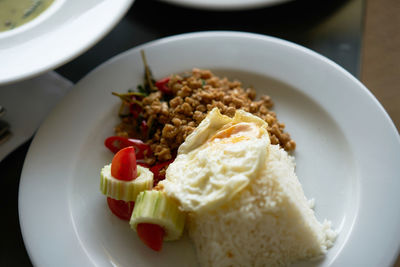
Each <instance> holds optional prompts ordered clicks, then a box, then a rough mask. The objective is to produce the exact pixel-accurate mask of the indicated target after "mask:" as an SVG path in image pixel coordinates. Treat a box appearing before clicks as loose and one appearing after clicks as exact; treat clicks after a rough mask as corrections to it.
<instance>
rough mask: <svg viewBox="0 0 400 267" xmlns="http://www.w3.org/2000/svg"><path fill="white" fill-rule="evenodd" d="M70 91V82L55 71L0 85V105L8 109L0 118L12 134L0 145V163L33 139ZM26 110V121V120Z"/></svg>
mask: <svg viewBox="0 0 400 267" xmlns="http://www.w3.org/2000/svg"><path fill="white" fill-rule="evenodd" d="M70 88H72V82H70V81H68V80H67V79H65V78H64V77H62V76H61V75H59V74H58V73H56V72H54V71H50V72H48V73H46V74H43V75H40V76H39V77H35V78H32V79H29V80H26V81H22V82H19V83H14V84H10V85H6V86H0V99H1V105H2V106H3V107H4V108H5V109H6V110H7V112H6V114H5V115H4V117H1V119H2V120H5V121H6V122H7V123H9V125H10V131H11V133H12V134H11V136H10V137H9V138H8V139H7V141H6V142H4V143H2V144H0V161H2V160H3V158H5V157H6V156H7V155H8V154H9V153H11V152H12V151H13V150H14V149H16V148H17V147H18V146H20V145H21V144H22V143H23V142H26V141H27V140H28V139H29V138H31V137H32V136H33V134H34V133H35V131H36V130H37V129H38V128H39V126H40V124H41V123H42V121H43V120H44V119H45V118H46V116H47V114H49V113H50V111H51V110H52V109H53V107H55V106H56V104H57V103H58V102H59V101H60V100H61V99H62V97H63V96H64V95H65V93H66V92H67V91H68V90H69V89H70ZM28 110H29V120H27V119H26V118H27V111H28Z"/></svg>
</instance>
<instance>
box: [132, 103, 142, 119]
mask: <svg viewBox="0 0 400 267" xmlns="http://www.w3.org/2000/svg"><path fill="white" fill-rule="evenodd" d="M129 112H130V113H131V114H132V116H133V118H134V119H137V118H138V117H139V115H140V112H142V107H141V106H140V105H139V104H137V103H130V104H129Z"/></svg>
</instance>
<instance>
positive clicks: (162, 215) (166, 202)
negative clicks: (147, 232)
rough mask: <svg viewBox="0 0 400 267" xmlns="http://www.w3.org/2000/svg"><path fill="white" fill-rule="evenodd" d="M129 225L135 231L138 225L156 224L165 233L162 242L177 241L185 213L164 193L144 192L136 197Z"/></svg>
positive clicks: (183, 223)
mask: <svg viewBox="0 0 400 267" xmlns="http://www.w3.org/2000/svg"><path fill="white" fill-rule="evenodd" d="M129 223H130V225H131V228H132V229H134V230H135V231H136V226H137V225H138V224H139V223H152V224H157V225H159V226H161V227H162V228H163V229H164V231H165V236H164V240H166V241H171V240H177V239H179V238H180V237H181V235H182V232H183V228H184V226H185V213H183V212H182V211H180V210H179V208H178V203H177V201H175V200H174V199H172V198H170V197H168V196H167V195H166V194H165V193H164V192H162V191H156V190H146V191H143V192H141V193H140V194H139V195H138V197H137V199H136V202H135V208H134V209H133V212H132V217H131V220H130V222H129Z"/></svg>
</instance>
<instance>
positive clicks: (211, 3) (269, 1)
mask: <svg viewBox="0 0 400 267" xmlns="http://www.w3.org/2000/svg"><path fill="white" fill-rule="evenodd" d="M161 1H164V2H168V3H171V4H174V5H179V6H183V7H189V8H198V9H208V10H219V11H226V10H247V9H254V8H261V7H267V6H273V5H278V4H283V3H286V2H289V1H291V0H161Z"/></svg>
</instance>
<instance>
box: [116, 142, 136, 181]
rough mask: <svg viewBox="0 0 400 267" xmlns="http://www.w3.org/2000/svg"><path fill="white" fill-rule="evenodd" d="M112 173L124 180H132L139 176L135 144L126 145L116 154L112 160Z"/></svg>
mask: <svg viewBox="0 0 400 267" xmlns="http://www.w3.org/2000/svg"><path fill="white" fill-rule="evenodd" d="M111 175H112V176H113V177H114V178H116V179H118V180H123V181H132V180H133V179H136V176H137V166H136V155H135V148H134V147H133V146H130V147H125V148H123V149H121V150H120V151H118V152H117V154H115V156H114V158H113V160H112V162H111Z"/></svg>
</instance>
